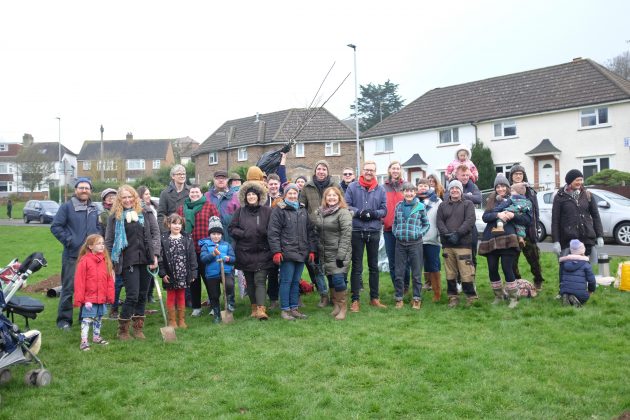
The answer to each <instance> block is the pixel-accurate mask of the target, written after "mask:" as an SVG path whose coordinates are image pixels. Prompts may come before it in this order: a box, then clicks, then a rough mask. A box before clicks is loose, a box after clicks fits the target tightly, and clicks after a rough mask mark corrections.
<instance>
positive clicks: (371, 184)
mask: <svg viewBox="0 0 630 420" xmlns="http://www.w3.org/2000/svg"><path fill="white" fill-rule="evenodd" d="M359 184H360V185H361V186H362V187H363V188H365V189H366V190H368V191H371V190H373V189H374V188H376V186H377V185H378V183H377V182H376V178H372V181H370V182H368V181H366V180H365V178H363V175H361V176H360V177H359Z"/></svg>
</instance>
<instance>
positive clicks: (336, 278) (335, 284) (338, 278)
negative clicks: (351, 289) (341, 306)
mask: <svg viewBox="0 0 630 420" xmlns="http://www.w3.org/2000/svg"><path fill="white" fill-rule="evenodd" d="M346 274H347V273H337V274H330V275H328V285H329V286H330V288H331V289H335V291H336V292H343V291H344V290H346V289H347V288H348V281H347V280H346Z"/></svg>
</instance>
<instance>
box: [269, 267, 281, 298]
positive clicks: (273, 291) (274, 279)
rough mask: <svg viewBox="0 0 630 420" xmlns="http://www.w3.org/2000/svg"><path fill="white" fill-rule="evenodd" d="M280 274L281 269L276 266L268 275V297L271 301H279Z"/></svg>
mask: <svg viewBox="0 0 630 420" xmlns="http://www.w3.org/2000/svg"><path fill="white" fill-rule="evenodd" d="M279 272H280V268H279V267H278V266H276V265H274V267H273V268H272V269H270V270H269V272H268V273H267V296H269V300H271V301H277V300H278V293H279V290H280V285H279V284H278V274H279Z"/></svg>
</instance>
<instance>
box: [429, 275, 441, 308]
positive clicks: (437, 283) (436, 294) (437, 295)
mask: <svg viewBox="0 0 630 420" xmlns="http://www.w3.org/2000/svg"><path fill="white" fill-rule="evenodd" d="M429 276H430V277H429V278H430V279H431V290H433V302H439V301H440V299H441V298H442V273H440V272H439V271H438V272H436V273H429Z"/></svg>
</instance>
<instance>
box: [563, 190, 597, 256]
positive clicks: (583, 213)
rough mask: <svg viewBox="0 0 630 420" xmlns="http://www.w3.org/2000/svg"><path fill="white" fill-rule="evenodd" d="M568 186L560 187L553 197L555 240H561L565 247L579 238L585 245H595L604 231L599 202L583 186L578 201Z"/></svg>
mask: <svg viewBox="0 0 630 420" xmlns="http://www.w3.org/2000/svg"><path fill="white" fill-rule="evenodd" d="M566 188H567V187H566V186H565V187H564V188H560V190H559V191H558V193H557V194H556V196H555V197H554V199H553V207H552V209H551V237H552V238H553V241H554V242H560V246H561V247H562V248H563V249H564V248H568V247H569V242H571V239H579V240H580V241H581V242H582V243H583V244H584V245H590V246H593V245H595V243H596V239H597V238H598V237H602V236H603V232H604V229H603V228H602V221H601V219H600V217H599V210H598V209H597V203H596V202H595V200H593V199H592V196H591V193H590V191H588V190H587V189H585V188H582V190H581V192H580V195H579V197H578V199H577V201H576V200H574V199H573V198H572V197H571V194H570V193H568V192H567V191H566Z"/></svg>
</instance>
